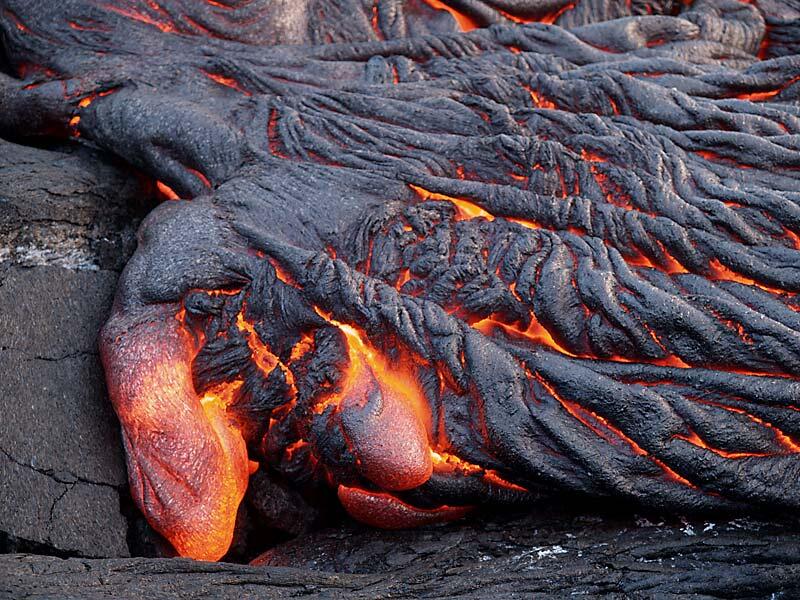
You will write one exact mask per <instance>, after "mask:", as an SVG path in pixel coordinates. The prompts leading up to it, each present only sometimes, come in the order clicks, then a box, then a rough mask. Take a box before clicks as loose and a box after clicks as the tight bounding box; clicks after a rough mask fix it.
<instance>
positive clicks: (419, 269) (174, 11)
mask: <svg viewBox="0 0 800 600" xmlns="http://www.w3.org/2000/svg"><path fill="white" fill-rule="evenodd" d="M0 33H1V34H2V42H3V46H2V50H3V52H4V54H5V56H6V58H7V61H8V63H9V64H10V65H11V66H12V70H13V73H10V74H0V131H2V132H3V133H4V134H6V135H11V136H13V137H14V138H15V139H29V138H34V137H37V136H46V137H48V138H56V139H64V140H72V141H73V142H74V143H81V144H89V145H92V146H94V147H96V148H99V149H101V150H103V151H105V152H108V153H110V154H113V155H115V156H117V157H119V158H120V159H121V160H123V161H126V162H127V163H128V164H129V165H130V167H131V168H133V169H136V170H138V171H139V172H141V173H142V175H143V176H144V177H147V178H150V179H151V180H152V181H154V182H157V185H158V186H159V189H161V191H162V194H163V196H164V202H163V203H161V204H160V205H159V206H158V208H156V209H155V210H154V211H153V212H152V213H151V214H150V215H149V216H148V218H147V219H146V220H145V222H144V223H143V225H142V227H141V229H140V232H139V246H138V249H137V251H136V253H135V255H134V256H133V258H132V259H131V260H130V262H129V263H128V265H127V267H126V269H125V271H124V274H123V276H122V279H121V281H120V284H119V289H118V293H117V298H116V302H115V305H114V309H113V314H112V316H111V318H110V320H109V321H108V323H107V324H106V326H105V328H104V330H103V332H102V336H101V351H102V356H103V362H104V366H105V370H106V376H107V380H108V385H109V392H110V396H111V399H112V401H113V403H114V407H115V409H116V411H117V414H118V416H119V418H120V422H121V424H122V432H123V442H124V445H125V449H126V452H127V460H128V471H129V478H130V484H131V489H132V492H133V495H134V499H135V501H136V503H137V505H138V506H139V507H140V508H141V510H142V511H143V512H144V514H145V515H146V516H147V518H148V519H149V521H150V522H151V524H152V525H153V526H154V527H155V529H156V530H158V531H159V532H160V533H162V534H163V535H164V536H165V537H167V538H168V539H169V541H170V542H171V543H172V544H173V545H174V546H175V547H176V549H177V550H178V551H179V552H180V553H181V554H183V555H188V556H193V557H197V558H207V559H215V558H219V557H220V556H222V555H223V554H224V553H225V551H226V550H227V548H228V546H229V544H230V542H231V539H232V535H233V527H234V522H235V518H236V512H237V508H238V506H239V503H240V501H241V499H242V496H243V494H244V493H245V490H246V488H247V485H248V478H249V476H250V475H251V474H252V473H253V472H255V470H260V471H261V472H262V473H263V474H264V476H266V477H273V478H275V479H279V480H281V481H288V482H289V483H291V485H293V486H294V487H295V488H296V489H297V490H300V491H301V492H302V493H303V494H305V495H307V497H315V496H316V497H320V496H324V495H325V493H326V491H329V492H328V495H327V497H328V498H331V499H332V498H333V497H334V494H335V496H338V498H339V500H340V501H341V502H342V504H343V505H344V507H345V508H346V509H347V510H348V511H349V512H350V514H352V515H353V516H354V517H355V518H358V519H360V520H362V521H365V522H367V523H370V524H374V525H377V526H383V527H406V526H412V525H415V524H423V523H429V522H436V521H441V520H447V519H455V518H459V517H461V516H463V515H464V514H466V513H467V512H468V511H469V509H470V507H474V506H478V505H481V504H491V503H509V502H525V501H526V500H527V499H529V498H532V497H534V496H541V495H543V494H548V493H550V492H553V491H560V492H563V491H566V492H569V493H574V494H578V495H583V496H586V497H622V498H626V499H629V500H633V501H636V502H640V503H641V504H643V505H646V506H649V507H653V508H656V509H664V510H680V511H694V510H698V511H701V510H722V509H724V510H733V511H738V510H748V509H771V510H777V511H785V512H787V513H788V512H794V511H796V510H797V508H798V507H800V485H798V481H799V480H800V402H799V401H798V397H800V386H799V385H798V375H800V335H799V334H798V332H799V331H800V298H798V292H800V237H798V236H800V137H797V136H798V134H800V108H799V105H798V92H800V56H798V55H797V50H798V48H799V47H800V46H798V45H800V7H798V6H797V5H796V3H794V2H790V1H780V0H764V1H761V0H756V1H753V2H739V1H735V0H696V1H694V2H673V1H668V0H667V1H659V2H640V1H638V0H633V1H630V0H628V1H627V2H626V1H616V0H576V1H571V2H568V1H565V0H407V1H405V2H401V1H399V0H303V1H299V0H298V1H292V2H272V1H269V0H250V1H245V0H206V1H201V0H116V1H112V0H61V1H59V2H52V1H49V0H0Z"/></svg>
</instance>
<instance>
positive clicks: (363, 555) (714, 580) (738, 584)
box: [0, 509, 800, 599]
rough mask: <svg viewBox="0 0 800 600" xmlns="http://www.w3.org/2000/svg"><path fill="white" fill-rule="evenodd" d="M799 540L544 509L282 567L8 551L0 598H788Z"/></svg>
mask: <svg viewBox="0 0 800 600" xmlns="http://www.w3.org/2000/svg"><path fill="white" fill-rule="evenodd" d="M795 540H796V534H795V533H794V532H791V531H786V530H785V529H784V527H782V526H779V525H775V524H766V523H760V522H757V521H749V520H736V521H729V522H723V523H712V522H701V521H697V522H686V521H684V522H679V521H676V522H673V523H663V522H658V523H657V524H656V523H653V522H652V521H649V520H647V519H643V518H640V519H636V520H634V519H630V518H625V519H620V518H615V517H614V516H612V515H607V514H606V515H603V516H602V517H598V516H593V517H587V516H585V515H581V514H580V512H576V513H573V514H569V513H566V514H565V513H564V512H560V513H552V512H550V511H548V510H546V509H543V510H539V511H538V512H537V513H535V514H533V515H529V516H526V517H523V518H519V517H517V518H514V519H508V520H505V521H491V522H482V521H480V520H478V521H473V522H470V523H466V524H459V525H450V526H447V527H442V528H435V529H428V530H424V529H421V530H420V529H418V530H413V531H404V532H387V531H377V530H364V529H336V530H327V531H321V532H318V533H316V534H313V535H310V536H305V537H303V539H302V540H298V541H297V543H289V544H287V545H284V546H282V547H278V548H276V549H274V550H273V551H272V552H271V553H270V558H269V560H270V562H271V563H272V564H273V565H278V566H261V567H256V566H244V565H232V564H225V563H199V562H194V561H191V560H186V559H115V560H90V559H69V560H61V559H57V558H51V557H41V556H38V557H37V556H32V555H21V554H16V555H6V556H2V557H0V582H2V583H0V596H3V595H4V594H7V595H9V596H12V597H36V598H41V597H58V598H64V599H71V598H76V599H77V598H81V599H93V598H109V597H112V598H130V597H142V598H143V597H158V598H178V597H180V598H237V599H238V598H288V597H297V596H299V595H303V596H305V597H320V598H369V599H373V598H442V597H447V598H492V597H494V598H538V597H547V598H552V597H562V596H567V595H578V596H588V597H594V598H596V597H610V598H652V597H658V598H670V597H692V598H727V597H735V598H765V597H770V596H771V595H772V596H771V597H773V598H779V597H780V598H790V597H796V595H797V594H798V593H800V566H798V562H800V549H799V548H798V545H797V544H796V541H795ZM283 565H293V566H292V567H287V566H283ZM334 571H338V572H334Z"/></svg>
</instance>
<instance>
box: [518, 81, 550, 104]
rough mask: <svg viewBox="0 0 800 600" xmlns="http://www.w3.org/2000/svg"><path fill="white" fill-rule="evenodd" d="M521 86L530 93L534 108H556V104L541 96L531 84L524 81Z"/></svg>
mask: <svg viewBox="0 0 800 600" xmlns="http://www.w3.org/2000/svg"><path fill="white" fill-rule="evenodd" d="M522 87H523V88H524V89H525V90H526V91H527V92H528V93H529V94H530V96H531V101H532V102H533V105H534V106H535V107H536V108H547V109H551V110H553V109H556V105H555V104H554V103H553V102H551V101H550V100H548V99H547V98H545V97H544V96H542V95H541V93H539V91H538V90H534V89H533V88H532V87H531V86H529V85H528V84H525V83H523V84H522Z"/></svg>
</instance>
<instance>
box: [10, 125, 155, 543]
mask: <svg viewBox="0 0 800 600" xmlns="http://www.w3.org/2000/svg"><path fill="white" fill-rule="evenodd" d="M144 196H146V194H145V193H144V191H143V190H142V189H141V186H140V185H139V183H138V182H137V181H136V178H135V177H132V176H131V175H129V174H125V173H123V172H122V171H121V170H119V169H118V168H117V167H114V166H113V165H110V164H108V163H107V162H105V161H103V160H101V159H98V157H97V156H95V155H94V154H92V153H90V152H85V151H77V152H76V151H75V150H74V149H73V150H72V151H64V152H61V151H48V150H40V149H35V148H30V147H23V146H19V145H16V144H12V143H10V142H6V141H2V140H0V365H2V367H1V368H0V370H1V371H2V373H3V377H2V378H0V412H1V413H2V415H3V418H2V419H0V498H2V502H0V550H2V549H5V550H6V551H7V550H9V549H11V550H13V549H15V548H16V549H29V550H30V549H34V550H37V551H46V552H48V553H56V554H61V555H81V556H128V555H129V551H128V545H127V541H126V538H127V531H128V524H127V521H126V519H125V517H124V516H123V515H122V513H121V512H120V494H126V493H127V492H126V491H125V490H127V486H126V477H125V467H124V462H123V455H122V448H121V445H120V442H119V429H118V425H117V422H116V418H115V417H114V414H113V411H112V409H111V406H110V404H109V403H108V400H107V397H106V393H105V384H104V378H103V373H102V369H101V367H100V363H99V359H98V356H97V341H96V338H97V332H98V330H99V328H100V325H101V324H102V322H103V319H104V318H105V315H107V313H108V311H109V309H110V306H111V301H112V299H113V295H114V289H115V287H116V281H117V277H118V271H119V270H120V269H121V268H122V266H123V265H124V263H125V261H126V260H127V258H128V256H129V255H130V253H131V252H132V251H133V248H134V246H135V231H136V227H137V226H138V222H139V221H140V219H141V217H142V212H143V209H144V206H143V204H142V201H141V198H142V197H144Z"/></svg>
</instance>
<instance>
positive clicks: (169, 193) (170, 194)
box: [156, 181, 180, 200]
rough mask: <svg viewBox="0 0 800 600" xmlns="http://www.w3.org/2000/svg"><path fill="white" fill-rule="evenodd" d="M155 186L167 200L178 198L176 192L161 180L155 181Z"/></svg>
mask: <svg viewBox="0 0 800 600" xmlns="http://www.w3.org/2000/svg"><path fill="white" fill-rule="evenodd" d="M156 188H157V189H158V191H159V192H160V193H161V195H162V196H164V197H165V198H166V199H167V200H179V199H180V198H179V196H178V194H176V193H175V191H174V190H173V189H172V188H171V187H169V186H168V185H167V184H166V183H164V182H162V181H156Z"/></svg>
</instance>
